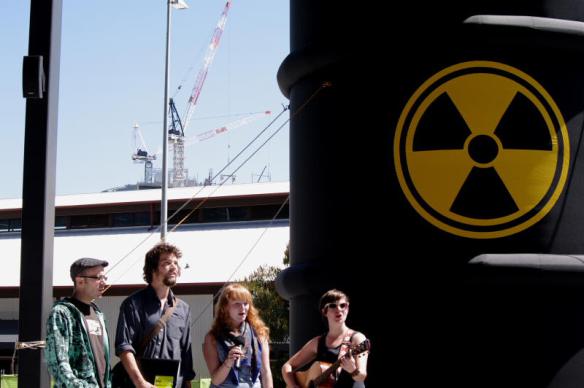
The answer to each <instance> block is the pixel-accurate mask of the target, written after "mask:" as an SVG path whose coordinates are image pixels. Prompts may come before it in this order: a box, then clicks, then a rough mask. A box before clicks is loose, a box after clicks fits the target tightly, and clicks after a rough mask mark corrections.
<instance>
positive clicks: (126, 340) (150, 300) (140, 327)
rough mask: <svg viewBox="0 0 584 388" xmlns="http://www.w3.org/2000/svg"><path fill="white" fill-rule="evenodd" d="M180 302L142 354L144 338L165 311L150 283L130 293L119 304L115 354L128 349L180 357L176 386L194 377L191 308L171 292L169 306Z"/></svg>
mask: <svg viewBox="0 0 584 388" xmlns="http://www.w3.org/2000/svg"><path fill="white" fill-rule="evenodd" d="M175 302H176V303H177V305H176V308H175V309H174V311H173V313H172V315H171V317H170V319H168V321H167V322H166V327H165V328H163V329H162V330H160V332H159V333H158V334H157V335H156V336H155V337H154V338H153V339H152V340H151V341H150V342H149V343H148V345H147V346H146V347H145V349H144V351H143V354H136V352H137V351H138V350H139V347H140V344H141V342H142V338H144V337H145V336H146V335H148V333H150V331H151V330H152V328H153V327H154V326H155V325H156V323H157V322H158V321H159V320H160V318H161V317H162V315H163V314H164V311H161V310H160V299H158V296H157V295H156V291H155V290H154V288H152V287H151V286H148V287H146V288H144V289H142V290H140V291H137V292H135V293H133V294H132V295H130V296H129V297H128V298H126V299H125V300H124V302H122V305H121V306H120V316H119V318H118V326H117V330H116V355H117V356H119V355H120V354H121V353H123V352H125V351H130V352H132V353H134V354H135V355H136V356H137V357H144V358H161V359H165V360H180V373H179V378H178V379H177V385H176V386H177V387H182V383H183V381H189V380H192V379H194V377H195V372H194V370H193V353H192V348H191V308H190V307H189V305H188V304H186V303H185V302H184V301H182V300H177V299H175V298H174V295H173V293H172V291H171V292H169V295H168V300H167V303H166V307H165V309H166V308H168V307H169V306H173V305H174V303H175Z"/></svg>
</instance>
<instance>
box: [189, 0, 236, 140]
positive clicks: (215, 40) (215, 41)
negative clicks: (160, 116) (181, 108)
mask: <svg viewBox="0 0 584 388" xmlns="http://www.w3.org/2000/svg"><path fill="white" fill-rule="evenodd" d="M230 7H231V0H227V3H225V8H224V9H223V12H222V13H221V16H220V17H219V21H218V22H217V25H216V26H215V30H214V31H213V36H212V37H211V43H209V47H207V52H206V53H205V58H204V60H203V67H202V68H201V70H199V73H198V74H197V79H196V80H195V85H194V86H193V91H192V92H191V95H190V97H189V103H188V107H187V111H186V113H185V115H184V116H183V117H184V120H183V123H184V125H183V128H184V129H186V128H187V127H188V126H189V122H190V121H191V117H192V115H193V108H194V107H195V105H196V104H197V101H198V100H199V96H200V95H201V90H202V89H203V84H204V83H205V79H206V78H207V72H208V70H209V66H210V65H211V63H212V62H213V59H214V58H215V53H216V52H217V47H219V42H220V41H221V35H222V34H223V30H225V23H226V22H227V13H228V12H229V8H230Z"/></svg>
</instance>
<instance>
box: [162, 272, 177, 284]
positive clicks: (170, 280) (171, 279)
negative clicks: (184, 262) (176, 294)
mask: <svg viewBox="0 0 584 388" xmlns="http://www.w3.org/2000/svg"><path fill="white" fill-rule="evenodd" d="M162 284H164V285H165V286H167V287H173V286H174V285H175V284H176V276H175V277H171V276H170V275H168V276H166V277H165V278H164V279H162Z"/></svg>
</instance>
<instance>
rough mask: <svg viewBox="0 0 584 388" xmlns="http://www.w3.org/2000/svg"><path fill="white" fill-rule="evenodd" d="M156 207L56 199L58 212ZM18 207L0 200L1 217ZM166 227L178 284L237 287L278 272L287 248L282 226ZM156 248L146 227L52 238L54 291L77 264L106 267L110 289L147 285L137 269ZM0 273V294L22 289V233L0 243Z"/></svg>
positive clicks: (118, 199) (146, 194)
mask: <svg viewBox="0 0 584 388" xmlns="http://www.w3.org/2000/svg"><path fill="white" fill-rule="evenodd" d="M193 189H200V188H193V187H189V188H180V189H177V188H175V189H169V196H168V198H169V200H171V199H185V198H191V197H192V196H193V195H194V193H196V191H193ZM216 189H217V186H207V187H205V188H203V190H202V191H201V192H200V193H197V194H196V197H197V198H206V197H208V196H211V197H241V196H253V195H262V194H278V193H283V194H287V193H288V190H289V183H288V182H285V183H262V184H253V185H228V186H222V187H220V188H219V189H217V190H216ZM159 200H160V190H144V191H131V192H111V193H110V192H107V193H97V194H81V195H71V196H64V197H57V198H56V206H89V205H99V204H102V205H108V204H122V203H136V202H150V201H159ZM17 201H18V202H20V200H0V210H2V209H6V210H7V209H18V208H19V207H20V203H17ZM171 228H172V225H170V226H169V233H168V234H167V239H166V240H167V241H168V242H170V243H172V244H175V245H177V246H178V247H179V248H180V249H181V250H182V252H183V258H182V260H181V261H182V263H183V266H184V267H186V268H184V269H183V273H182V276H181V278H180V280H179V283H184V284H197V283H215V282H225V281H229V280H240V279H242V278H243V277H245V276H247V275H249V274H250V273H251V272H253V271H254V270H255V269H257V268H258V267H259V266H260V265H270V266H278V267H282V266H283V263H282V259H283V257H284V251H285V249H286V246H287V244H288V241H289V221H288V220H287V219H277V220H275V221H270V220H253V221H240V222H223V223H200V224H183V225H181V226H180V227H179V228H178V229H177V230H176V231H171ZM159 240H160V232H159V231H157V230H151V228H149V227H147V226H137V227H123V228H122V227H118V228H99V229H98V228H96V229H77V230H73V229H71V230H56V231H55V240H54V255H53V257H54V259H53V285H54V286H71V285H72V284H71V279H70V277H69V267H70V265H71V263H72V262H73V261H75V260H76V259H78V258H80V257H95V258H102V259H105V260H108V261H109V263H110V265H109V266H108V267H107V268H106V272H107V276H108V277H109V283H110V284H112V285H115V286H118V285H141V284H145V282H144V281H143V279H142V267H143V265H144V255H145V253H146V252H147V251H148V250H149V249H150V248H151V247H152V246H154V245H155V244H156V243H158V242H159ZM0 250H1V251H2V257H3V266H2V271H0V287H17V286H18V285H19V282H20V233H6V234H3V235H0Z"/></svg>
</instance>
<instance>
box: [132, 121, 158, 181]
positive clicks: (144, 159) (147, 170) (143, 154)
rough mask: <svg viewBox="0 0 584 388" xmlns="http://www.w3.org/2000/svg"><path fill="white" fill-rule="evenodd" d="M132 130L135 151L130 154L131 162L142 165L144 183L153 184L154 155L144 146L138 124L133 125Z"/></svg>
mask: <svg viewBox="0 0 584 388" xmlns="http://www.w3.org/2000/svg"><path fill="white" fill-rule="evenodd" d="M133 128H134V148H135V149H136V152H134V153H133V154H132V160H133V161H134V163H144V183H146V184H151V183H154V180H153V176H152V161H153V160H156V154H151V153H150V151H148V147H147V146H146V142H145V141H144V136H142V131H140V126H139V125H138V123H135V124H134V126H133Z"/></svg>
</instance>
